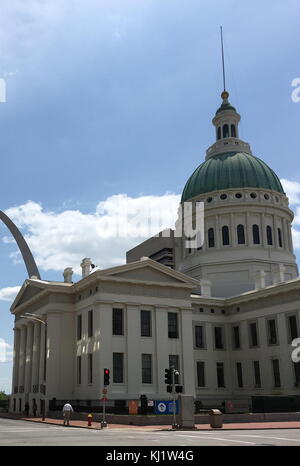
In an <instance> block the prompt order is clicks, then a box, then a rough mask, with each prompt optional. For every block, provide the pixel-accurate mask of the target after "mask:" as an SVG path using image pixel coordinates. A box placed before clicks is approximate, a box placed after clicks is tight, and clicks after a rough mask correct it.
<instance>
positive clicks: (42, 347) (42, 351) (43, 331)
mask: <svg viewBox="0 0 300 466" xmlns="http://www.w3.org/2000/svg"><path fill="white" fill-rule="evenodd" d="M45 337H46V325H45V324H41V332H40V357H39V392H40V388H41V385H43V384H44V383H45V368H44V367H45V346H46V345H45Z"/></svg>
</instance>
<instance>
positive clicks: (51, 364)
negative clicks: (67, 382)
mask: <svg viewBox="0 0 300 466" xmlns="http://www.w3.org/2000/svg"><path fill="white" fill-rule="evenodd" d="M60 325H61V320H60V313H58V312H50V313H49V314H48V315H47V354H46V371H47V372H46V395H47V398H48V399H51V398H53V397H56V396H57V394H58V393H59V391H60V384H61V378H60V356H61V352H60V348H61V341H60V331H61V329H60Z"/></svg>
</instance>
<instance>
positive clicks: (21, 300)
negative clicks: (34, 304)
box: [11, 282, 43, 311]
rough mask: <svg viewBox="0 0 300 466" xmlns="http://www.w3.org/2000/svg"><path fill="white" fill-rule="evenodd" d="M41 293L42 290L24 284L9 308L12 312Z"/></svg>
mask: <svg viewBox="0 0 300 466" xmlns="http://www.w3.org/2000/svg"><path fill="white" fill-rule="evenodd" d="M42 291H43V288H41V287H38V286H34V285H32V284H28V283H26V282H25V284H24V285H23V286H22V288H21V290H20V291H19V293H18V294H17V296H16V298H15V300H14V302H13V304H12V306H11V310H12V311H13V310H15V309H16V308H18V307H19V306H21V305H22V304H25V303H26V302H27V301H30V300H31V299H32V298H34V297H35V296H37V295H38V294H40V293H42Z"/></svg>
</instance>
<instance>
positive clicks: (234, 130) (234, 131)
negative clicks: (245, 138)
mask: <svg viewBox="0 0 300 466" xmlns="http://www.w3.org/2000/svg"><path fill="white" fill-rule="evenodd" d="M231 137H233V138H236V129H235V125H231Z"/></svg>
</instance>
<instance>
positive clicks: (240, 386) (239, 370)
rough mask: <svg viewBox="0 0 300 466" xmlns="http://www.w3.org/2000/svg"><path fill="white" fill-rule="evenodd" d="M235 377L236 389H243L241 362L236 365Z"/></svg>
mask: <svg viewBox="0 0 300 466" xmlns="http://www.w3.org/2000/svg"><path fill="white" fill-rule="evenodd" d="M236 375H237V381H238V387H239V388H243V369H242V363H241V362H237V363H236Z"/></svg>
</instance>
